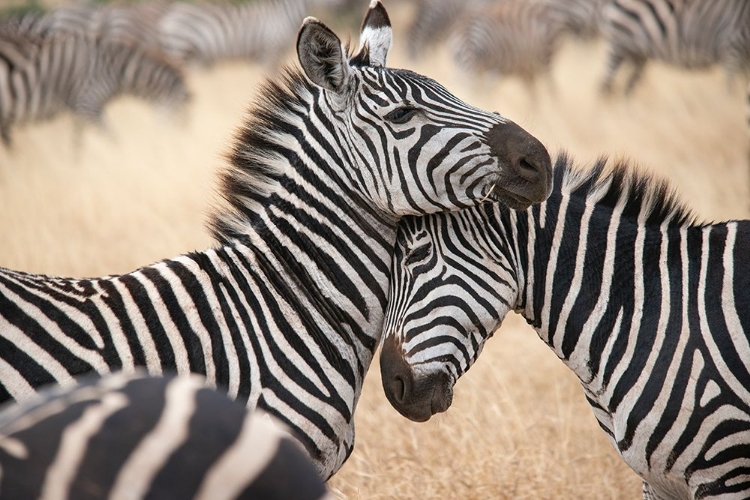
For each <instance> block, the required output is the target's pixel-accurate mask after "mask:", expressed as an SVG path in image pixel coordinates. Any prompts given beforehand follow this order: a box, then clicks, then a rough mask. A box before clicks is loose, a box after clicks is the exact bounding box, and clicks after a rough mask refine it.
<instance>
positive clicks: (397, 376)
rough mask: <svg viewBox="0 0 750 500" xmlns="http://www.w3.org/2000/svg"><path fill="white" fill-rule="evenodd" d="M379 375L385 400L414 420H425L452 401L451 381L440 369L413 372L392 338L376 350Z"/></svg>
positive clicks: (398, 345) (452, 382) (387, 339)
mask: <svg viewBox="0 0 750 500" xmlns="http://www.w3.org/2000/svg"><path fill="white" fill-rule="evenodd" d="M380 367H381V371H380V376H381V379H382V382H383V390H384V391H385V396H386V398H387V399H388V402H389V403H391V406H393V407H394V408H395V409H396V410H397V411H398V412H399V413H400V414H401V415H403V416H404V417H406V418H408V419H409V420H412V421H414V422H426V421H427V420H429V419H430V417H432V416H433V415H434V414H436V413H442V412H444V411H446V410H447V409H448V408H450V406H451V403H453V384H454V380H453V379H452V378H451V376H450V375H448V374H447V373H446V372H443V371H439V370H438V371H430V372H428V373H415V371H414V370H413V368H412V367H411V366H410V365H409V364H408V363H407V362H406V356H404V355H403V353H402V347H401V345H400V344H399V342H398V341H397V340H396V337H387V338H386V339H385V340H384V342H383V349H382V351H381V352H380Z"/></svg>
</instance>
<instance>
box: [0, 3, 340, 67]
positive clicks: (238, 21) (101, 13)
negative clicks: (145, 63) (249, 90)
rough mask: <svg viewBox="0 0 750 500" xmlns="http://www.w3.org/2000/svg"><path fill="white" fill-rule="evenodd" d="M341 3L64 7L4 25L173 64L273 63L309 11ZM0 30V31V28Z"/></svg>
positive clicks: (283, 50)
mask: <svg viewBox="0 0 750 500" xmlns="http://www.w3.org/2000/svg"><path fill="white" fill-rule="evenodd" d="M343 1H344V0H262V1H254V2H244V3H230V2H224V3H211V2H208V1H203V2H185V1H177V2H169V3H149V2H145V3H134V4H114V5H96V4H88V3H83V4H70V5H63V6H60V7H58V8H56V9H53V10H51V11H50V12H48V13H43V14H39V13H30V14H27V15H25V16H19V17H17V18H12V19H10V20H8V21H6V24H9V25H11V26H15V29H16V31H23V32H24V33H28V34H29V35H37V36H48V35H54V34H60V33H67V34H75V35H85V36H90V37H94V38H97V39H101V40H107V41H112V42H118V43H128V44H131V45H134V46H138V47H139V48H140V49H141V50H144V51H147V52H150V53H153V54H159V55H160V56H162V57H165V58H167V59H168V60H170V61H171V62H172V63H173V64H175V65H178V66H183V65H189V64H198V65H204V66H205V65H210V64H213V63H216V62H218V61H222V60H235V59H245V60H254V61H261V62H273V63H278V62H279V60H280V59H281V58H282V57H283V56H284V55H285V53H286V52H287V51H290V50H291V49H292V48H293V46H292V41H293V40H294V35H295V34H296V32H297V29H298V28H299V25H300V23H301V22H302V20H303V19H304V18H305V17H306V16H307V15H309V13H310V10H311V9H313V8H315V7H324V6H332V7H333V6H336V5H337V4H338V3H343ZM1 29H2V28H1V27H0V30H1Z"/></svg>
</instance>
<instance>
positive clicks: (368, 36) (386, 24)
mask: <svg viewBox="0 0 750 500" xmlns="http://www.w3.org/2000/svg"><path fill="white" fill-rule="evenodd" d="M392 41H393V29H392V28H391V20H390V18H389V17H388V12H386V10H385V7H383V4H382V3H380V0H372V2H370V10H368V11H367V15H366V16H365V20H364V21H363V22H362V30H361V32H360V35H359V52H358V55H357V57H358V58H359V59H360V60H362V61H364V62H365V63H366V64H368V65H369V66H375V67H381V68H383V67H385V59H386V58H387V57H388V51H390V50H391V42H392Z"/></svg>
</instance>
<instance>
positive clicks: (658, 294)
mask: <svg viewBox="0 0 750 500" xmlns="http://www.w3.org/2000/svg"><path fill="white" fill-rule="evenodd" d="M603 168H604V161H600V162H599V163H598V164H597V165H596V167H595V168H594V169H593V170H592V171H591V172H583V171H580V170H577V169H575V168H573V167H572V165H571V164H570V162H569V161H568V160H567V159H566V158H564V157H562V158H560V159H559V160H558V161H557V166H556V170H555V181H554V188H553V192H552V195H551V196H550V198H549V200H548V201H547V202H546V203H543V204H541V205H539V206H536V207H532V208H530V209H529V210H528V211H526V212H521V211H515V210H508V209H506V208H504V207H501V206H499V205H494V206H493V205H483V206H480V207H476V208H471V209H467V210H463V211H460V212H456V213H451V214H436V215H431V216H427V217H409V218H405V219H404V220H403V221H402V224H401V226H400V231H399V236H398V238H399V244H398V245H397V247H396V251H395V257H394V260H395V262H394V266H393V274H392V276H393V279H392V281H391V292H390V296H389V305H388V311H387V313H386V320H385V334H384V335H385V340H384V346H383V355H382V357H381V367H382V373H383V383H384V387H385V388H386V394H387V396H388V398H389V400H390V401H391V403H392V404H393V405H394V406H395V407H396V408H397V409H398V410H399V411H400V412H401V413H402V414H404V415H406V416H408V417H410V418H413V419H416V420H425V419H427V418H429V417H430V416H431V415H432V414H433V413H435V412H436V411H443V410H445V409H446V408H447V407H448V406H449V405H450V403H451V398H452V394H453V389H452V388H453V384H454V383H455V381H456V380H457V379H458V378H459V377H460V376H461V375H462V374H463V373H465V372H466V370H468V368H469V367H470V366H471V365H472V363H473V362H474V361H475V360H476V358H477V356H478V355H479V353H480V352H481V350H482V346H483V345H484V342H485V341H486V340H487V339H488V338H489V337H490V336H491V335H492V333H493V332H494V331H495V330H496V329H497V327H498V326H499V325H500V323H501V322H502V320H503V318H504V317H505V315H506V314H507V312H508V311H510V310H514V311H516V312H518V313H519V314H521V315H522V316H523V317H524V318H525V319H526V320H527V321H528V322H529V324H531V325H532V326H533V327H534V328H535V329H536V330H537V332H538V333H539V336H540V338H541V339H542V340H544V342H546V343H547V345H549V347H550V348H551V349H552V350H553V351H554V352H555V353H556V354H557V356H558V357H560V359H562V360H563V361H564V362H565V364H566V365H567V366H568V367H569V368H570V369H571V370H573V372H574V373H575V374H576V375H577V376H578V378H579V380H580V381H581V385H582V386H583V389H584V392H585V395H586V398H587V400H588V402H589V404H590V405H591V407H592V409H593V411H594V415H595V416H596V418H597V420H598V421H599V424H600V425H601V427H602V429H604V431H605V432H606V433H607V434H608V435H609V437H610V439H611V441H612V443H613V445H614V446H615V448H616V449H617V450H618V452H619V453H620V455H621V456H622V458H623V460H624V461H625V462H626V463H627V464H628V465H629V466H630V467H631V468H632V469H633V470H634V471H635V472H637V473H638V474H639V475H640V476H641V477H642V478H643V480H644V497H645V498H653V499H707V498H722V499H740V498H748V496H750V475H748V472H749V471H750V453H749V452H748V450H750V308H749V307H747V304H748V299H750V295H749V294H750V221H745V220H739V221H730V222H725V223H718V224H703V223H696V222H695V221H694V220H693V217H692V216H691V215H690V213H689V212H688V211H687V210H686V209H685V208H684V207H683V206H682V205H680V204H679V203H678V202H676V201H675V199H674V198H673V196H672V195H671V190H670V189H669V188H668V187H667V186H666V185H664V184H660V183H658V182H656V181H654V180H653V179H651V178H649V177H647V176H644V175H642V174H639V173H637V172H636V171H634V170H633V169H631V168H630V167H629V166H627V165H619V166H617V167H616V168H615V169H614V170H611V171H606V170H604V169H603Z"/></svg>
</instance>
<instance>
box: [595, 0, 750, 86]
mask: <svg viewBox="0 0 750 500" xmlns="http://www.w3.org/2000/svg"><path fill="white" fill-rule="evenodd" d="M601 15H602V20H601V23H602V26H601V28H600V31H601V33H602V35H603V37H604V38H605V40H606V41H607V44H608V46H609V48H608V51H609V54H608V62H607V70H606V74H605V77H604V81H603V83H602V90H603V91H604V92H605V93H611V92H612V89H613V82H614V78H615V76H616V74H617V72H618V70H619V69H620V67H621V66H622V65H623V63H626V62H627V63H630V64H631V65H632V67H633V70H632V73H631V74H630V76H629V77H628V80H627V81H626V84H625V92H626V93H628V94H629V93H630V92H632V90H633V88H634V87H635V85H636V84H637V83H638V81H639V80H640V78H641V76H642V74H643V70H644V68H645V66H646V62H647V61H648V59H657V60H660V61H663V62H665V63H667V64H672V65H677V66H681V67H685V68H706V67H709V66H713V65H715V64H721V65H722V66H724V67H725V69H726V70H727V71H728V73H729V75H732V76H733V75H735V74H737V73H738V72H747V71H750V4H748V2H747V1H745V0H680V1H675V0H611V1H608V2H606V4H605V5H604V6H603V7H602V14H601Z"/></svg>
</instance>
